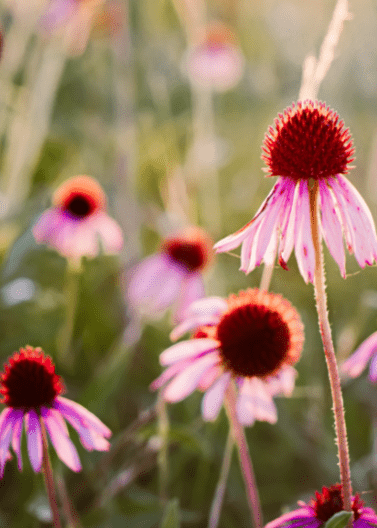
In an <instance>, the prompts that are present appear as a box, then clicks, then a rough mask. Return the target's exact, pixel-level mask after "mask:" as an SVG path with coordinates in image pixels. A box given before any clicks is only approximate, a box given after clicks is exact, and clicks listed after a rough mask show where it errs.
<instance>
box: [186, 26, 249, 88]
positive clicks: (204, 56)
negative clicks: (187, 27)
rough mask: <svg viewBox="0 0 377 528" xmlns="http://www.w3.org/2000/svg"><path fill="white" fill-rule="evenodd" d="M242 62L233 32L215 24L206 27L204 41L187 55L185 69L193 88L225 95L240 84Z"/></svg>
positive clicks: (242, 70) (242, 68)
mask: <svg viewBox="0 0 377 528" xmlns="http://www.w3.org/2000/svg"><path fill="white" fill-rule="evenodd" d="M244 62H245V61H244V58H243V55H242V53H241V51H240V49H239V48H238V46H237V45H236V44H235V37H234V35H233V33H232V31H231V30H230V29H229V28H228V27H227V26H225V25H224V24H222V23H220V22H216V23H213V24H212V25H210V26H209V27H208V29H207V33H206V35H205V40H204V41H203V42H201V43H199V44H197V45H196V46H194V47H192V48H191V49H190V50H189V51H188V53H187V55H186V57H185V61H184V67H185V69H186V70H187V73H188V76H189V78H190V79H191V81H192V82H194V83H195V84H197V85H199V86H201V87H204V88H213V89H214V90H216V91H218V92H224V91H227V90H231V89H232V88H234V87H235V86H236V85H237V84H238V83H239V81H240V80H241V78H242V75H243V72H244Z"/></svg>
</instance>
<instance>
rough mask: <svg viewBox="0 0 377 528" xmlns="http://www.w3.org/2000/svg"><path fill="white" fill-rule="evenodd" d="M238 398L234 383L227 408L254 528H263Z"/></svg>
mask: <svg viewBox="0 0 377 528" xmlns="http://www.w3.org/2000/svg"><path fill="white" fill-rule="evenodd" d="M236 398H237V394H236V387H235V386H234V383H230V384H229V386H228V389H227V392H226V399H225V407H226V411H227V414H228V418H229V422H230V425H231V429H232V434H233V438H234V441H235V443H236V444H237V448H238V455H239V459H240V465H241V470H242V475H243V478H244V481H245V486H246V493H247V498H248V502H249V508H250V513H251V517H252V519H253V523H254V527H255V528H262V526H263V518H262V508H261V505H260V500H259V494H258V488H257V483H256V480H255V475H254V470H253V464H252V462H251V457H250V452H249V447H248V445H247V440H246V436H245V431H244V428H243V427H242V425H241V424H240V422H239V420H238V417H237V412H236Z"/></svg>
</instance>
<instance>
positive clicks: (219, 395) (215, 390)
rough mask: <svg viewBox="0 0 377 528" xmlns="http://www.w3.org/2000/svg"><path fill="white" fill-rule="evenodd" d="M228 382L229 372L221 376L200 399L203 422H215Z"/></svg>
mask: <svg viewBox="0 0 377 528" xmlns="http://www.w3.org/2000/svg"><path fill="white" fill-rule="evenodd" d="M229 381H230V372H226V373H225V374H223V375H222V376H221V377H220V378H219V379H218V380H217V381H216V382H215V383H214V384H213V385H212V387H211V388H210V389H208V390H207V392H206V393H205V395H204V397H203V399H202V415H203V418H204V420H208V421H209V422H212V421H214V420H216V418H217V416H218V414H219V412H220V409H221V406H222V404H223V401H224V394H225V391H226V388H227V386H228V384H229Z"/></svg>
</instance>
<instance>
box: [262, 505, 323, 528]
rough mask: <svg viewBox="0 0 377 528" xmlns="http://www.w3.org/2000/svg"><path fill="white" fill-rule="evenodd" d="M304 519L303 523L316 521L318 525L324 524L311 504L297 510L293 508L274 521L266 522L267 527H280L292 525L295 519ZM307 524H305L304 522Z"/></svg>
mask: <svg viewBox="0 0 377 528" xmlns="http://www.w3.org/2000/svg"><path fill="white" fill-rule="evenodd" d="M301 520H302V521H303V523H306V522H308V523H311V522H312V521H314V520H315V521H316V522H317V525H318V526H320V525H321V524H322V522H321V521H319V520H318V519H317V518H316V517H315V514H314V512H313V509H312V508H310V507H309V506H305V507H304V508H299V509H297V510H293V511H291V512H289V513H285V514H284V515H281V516H280V517H278V518H277V519H275V520H274V521H271V522H269V523H267V524H266V526H265V528H280V527H282V526H286V525H288V526H290V524H291V522H292V523H293V522H295V521H301ZM304 525H305V524H304Z"/></svg>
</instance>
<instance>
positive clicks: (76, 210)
mask: <svg viewBox="0 0 377 528" xmlns="http://www.w3.org/2000/svg"><path fill="white" fill-rule="evenodd" d="M95 208H96V204H95V203H94V201H93V200H91V199H90V198H89V197H88V196H85V195H84V194H74V195H73V196H70V197H69V199H68V200H67V201H66V203H65V204H64V209H65V211H66V212H67V213H68V214H69V215H70V216H72V217H74V218H78V219H82V218H85V217H86V216H89V215H90V214H91V213H92V212H93V211H94V210H95Z"/></svg>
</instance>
